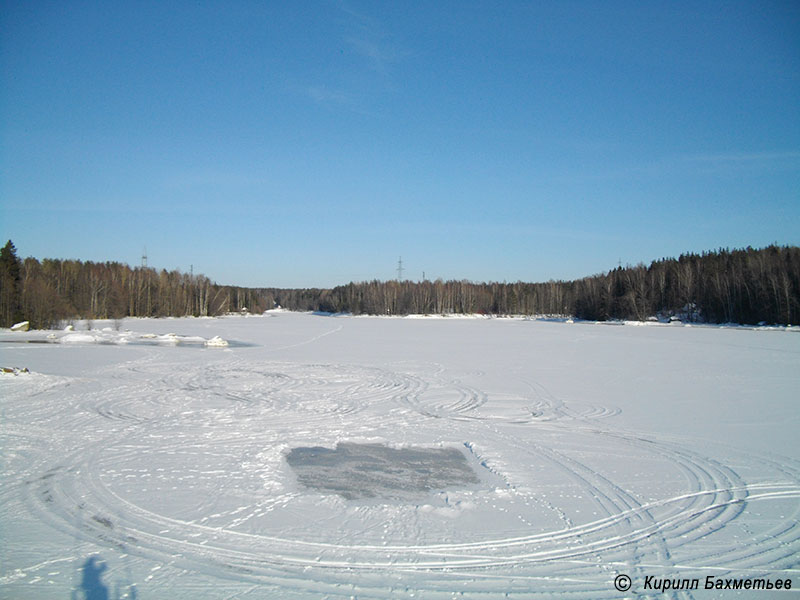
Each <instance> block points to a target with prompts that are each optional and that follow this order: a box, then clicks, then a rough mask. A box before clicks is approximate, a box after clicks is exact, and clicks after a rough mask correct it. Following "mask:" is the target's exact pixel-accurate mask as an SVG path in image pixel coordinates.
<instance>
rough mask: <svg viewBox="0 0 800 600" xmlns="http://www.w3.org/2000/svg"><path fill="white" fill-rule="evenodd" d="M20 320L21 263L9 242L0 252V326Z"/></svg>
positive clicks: (15, 250)
mask: <svg viewBox="0 0 800 600" xmlns="http://www.w3.org/2000/svg"><path fill="white" fill-rule="evenodd" d="M21 320H22V262H21V261H20V260H19V258H18V257H17V249H16V248H15V247H14V244H13V243H12V241H11V240H8V243H6V245H5V246H3V248H2V249H1V250H0V326H2V327H10V326H11V325H13V324H14V323H17V322H19V321H21Z"/></svg>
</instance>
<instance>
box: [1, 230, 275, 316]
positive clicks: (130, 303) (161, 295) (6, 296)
mask: <svg viewBox="0 0 800 600" xmlns="http://www.w3.org/2000/svg"><path fill="white" fill-rule="evenodd" d="M245 308H247V309H248V310H250V311H252V312H259V313H260V312H263V311H264V310H265V309H266V308H267V306H266V305H265V304H264V295H263V294H262V293H260V292H257V291H256V290H252V289H249V288H241V287H234V286H226V285H218V284H216V283H213V282H212V281H211V280H209V279H208V278H207V277H205V276H203V275H190V274H187V273H181V272H180V271H177V270H175V271H166V270H164V269H162V270H160V271H159V270H156V269H153V268H147V267H136V268H132V267H130V266H128V265H126V264H122V263H118V262H105V263H98V262H82V261H79V260H59V259H50V258H46V259H44V260H42V261H41V262H40V261H38V260H37V259H35V258H26V259H25V260H20V259H19V258H18V257H17V255H16V248H15V247H14V244H13V243H12V242H11V241H10V240H9V242H8V243H7V244H6V245H5V246H4V247H3V249H2V250H0V325H1V326H3V327H9V326H10V325H12V324H13V323H16V322H19V321H22V320H27V321H30V323H31V327H33V328H37V329H44V328H50V327H54V326H56V325H58V324H59V322H60V321H63V320H67V319H75V318H85V319H121V318H123V317H168V316H189V315H192V316H217V315H221V314H225V313H227V312H233V311H241V310H243V309H245Z"/></svg>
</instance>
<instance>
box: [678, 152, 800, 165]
mask: <svg viewBox="0 0 800 600" xmlns="http://www.w3.org/2000/svg"><path fill="white" fill-rule="evenodd" d="M687 159H688V160H690V161H693V162H700V163H763V162H779V161H780V162H783V161H798V160H800V152H795V151H788V152H731V153H725V154H697V155H693V156H688V157H687Z"/></svg>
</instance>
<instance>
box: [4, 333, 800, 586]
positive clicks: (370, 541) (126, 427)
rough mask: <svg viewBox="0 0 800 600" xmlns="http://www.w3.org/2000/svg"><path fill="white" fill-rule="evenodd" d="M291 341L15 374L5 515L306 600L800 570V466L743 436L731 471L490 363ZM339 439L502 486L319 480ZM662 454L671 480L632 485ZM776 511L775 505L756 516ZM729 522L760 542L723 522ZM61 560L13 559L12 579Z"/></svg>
mask: <svg viewBox="0 0 800 600" xmlns="http://www.w3.org/2000/svg"><path fill="white" fill-rule="evenodd" d="M307 318H313V317H307ZM343 327H344V326H339V327H337V328H335V329H329V330H327V331H325V332H323V333H321V334H319V335H315V336H312V337H310V338H309V339H307V340H304V341H301V342H298V343H294V344H286V345H284V346H280V347H279V348H278V349H277V350H285V349H287V348H292V349H295V350H296V349H298V348H302V347H304V346H306V345H312V344H314V343H315V342H320V341H321V340H323V339H324V338H328V336H330V335H331V334H333V333H338V332H340V331H341V330H342V328H343ZM70 350H73V349H70ZM187 352H192V350H188V351H187ZM195 352H198V354H197V356H198V357H200V356H201V355H200V354H199V351H195ZM275 352H276V349H269V350H268V352H267V353H265V355H263V356H257V357H252V356H250V355H251V354H252V352H249V351H240V352H233V353H230V352H228V353H226V354H225V355H223V356H221V357H220V356H219V355H213V354H204V355H202V358H203V360H181V361H174V362H170V361H171V360H172V359H171V357H170V351H169V350H159V352H158V353H155V354H154V353H152V352H151V353H148V352H146V351H143V352H141V356H140V357H139V358H137V359H134V360H130V361H128V362H123V363H119V364H113V365H111V366H108V367H105V368H101V369H99V370H98V371H96V372H94V373H91V374H79V376H77V377H64V376H45V375H39V374H31V375H30V376H27V377H23V376H20V377H14V378H10V377H6V378H4V380H3V381H2V386H3V387H2V390H3V395H4V396H5V398H6V400H4V401H3V417H4V426H3V430H2V433H3V442H2V444H3V446H2V447H3V448H4V453H5V469H4V472H5V475H4V482H3V485H2V486H0V502H1V503H2V506H3V507H4V508H2V509H0V510H1V511H2V512H0V514H2V520H3V522H4V523H5V522H9V521H11V520H13V519H15V518H18V517H20V516H22V515H23V514H27V515H28V516H27V518H32V519H34V520H35V521H36V522H40V523H44V524H46V525H47V526H49V527H52V528H54V529H55V530H57V531H60V532H62V533H63V534H65V535H66V536H67V537H68V538H71V539H74V540H75V542H74V548H73V553H72V554H70V556H68V557H67V558H56V559H53V560H52V561H50V562H53V561H59V560H61V561H68V560H72V561H73V563H74V562H75V561H78V560H79V559H80V558H81V550H82V549H83V548H85V547H93V548H99V549H110V550H113V551H115V552H118V553H120V556H126V557H131V556H133V557H135V558H136V560H137V561H138V562H135V563H134V564H135V565H136V567H137V568H138V569H139V571H140V572H141V568H142V567H141V565H143V564H153V563H155V564H156V565H164V566H165V568H166V567H168V568H169V569H171V572H176V571H177V572H180V573H184V574H185V573H194V572H198V573H203V574H204V575H205V576H207V577H211V578H216V579H218V580H220V581H227V580H234V581H238V582H247V583H249V584H255V585H256V586H257V587H255V588H253V587H250V588H248V589H249V590H251V591H253V590H257V589H279V590H290V591H292V592H293V593H296V594H297V595H298V597H303V596H306V595H307V597H369V598H393V597H406V596H411V595H413V594H415V593H417V594H421V595H422V596H423V597H425V598H439V597H441V598H452V597H455V594H459V593H463V594H464V595H465V596H466V597H470V598H480V597H492V596H502V595H508V596H519V597H529V596H530V595H531V594H532V593H533V592H534V591H535V592H536V593H541V594H544V595H547V594H548V593H562V594H563V593H569V594H571V597H573V598H603V597H615V596H616V594H617V593H616V591H615V590H614V589H613V585H612V584H611V581H612V580H613V578H614V576H615V574H616V573H619V572H622V573H627V574H629V575H631V576H632V577H633V578H634V580H636V579H637V578H638V579H639V581H641V580H642V579H643V578H644V577H645V576H646V575H657V576H667V577H670V576H671V577H703V576H704V574H705V573H706V572H711V573H723V574H724V573H746V574H753V575H755V574H760V573H774V572H776V571H782V572H784V573H788V576H790V577H796V574H797V573H798V570H797V563H798V558H797V557H798V554H799V553H800V527H798V518H799V517H800V508H799V507H800V503H799V502H798V500H799V499H800V463H798V461H796V460H794V459H790V458H785V457H773V456H769V455H763V454H754V453H747V454H744V453H737V452H736V451H735V449H733V448H727V449H726V456H727V457H728V458H729V459H730V458H731V457H736V461H735V462H736V464H734V463H733V461H731V462H728V463H726V462H721V461H719V460H716V459H715V458H713V457H711V456H705V455H703V453H701V452H698V451H695V450H694V449H693V448H692V447H691V444H686V443H682V442H679V441H676V440H674V439H671V438H669V437H668V436H663V437H662V436H659V435H657V434H650V433H648V434H640V433H637V432H635V431H629V430H625V429H623V428H618V427H615V426H614V417H617V416H619V415H620V414H621V412H622V411H621V409H619V408H618V407H614V406H605V405H602V404H590V403H586V404H584V403H581V402H570V401H563V400H560V399H558V398H557V396H556V395H555V394H553V393H551V391H550V390H549V389H548V388H547V387H545V386H544V385H543V384H542V383H540V382H538V381H536V380H535V379H531V378H528V377H518V378H517V381H516V383H517V385H516V386H514V389H515V390H517V391H518V390H523V389H524V390H527V392H526V393H524V394H523V393H518V392H514V391H510V390H508V391H501V392H497V393H495V392H493V391H487V390H485V389H481V387H480V385H478V384H479V383H480V382H481V380H482V378H483V377H484V373H482V372H476V371H457V370H454V369H453V368H452V367H450V368H448V367H446V366H444V365H442V364H437V363H432V362H424V361H418V362H412V361H409V362H399V363H396V364H394V366H392V367H391V368H390V367H389V366H387V365H383V366H376V364H375V363H373V364H371V365H360V364H356V363H353V362H352V361H351V362H341V363H335V362H314V361H307V362H306V361H289V360H284V361H282V360H275V356H274V354H275ZM344 440H362V441H368V442H381V443H389V444H420V445H426V444H427V445H430V444H431V443H440V442H441V443H445V444H447V445H451V446H456V447H460V448H462V450H464V451H465V452H466V453H467V454H469V455H471V456H472V457H474V459H475V462H476V463H478V464H481V465H482V467H481V468H483V467H485V468H486V469H488V471H490V472H491V473H492V475H493V476H494V478H495V479H494V481H497V482H500V483H499V485H497V486H496V487H494V488H492V487H487V488H486V489H469V490H453V491H447V492H444V491H443V492H440V493H434V494H432V495H431V497H430V498H421V499H420V502H419V503H416V504H413V503H412V504H408V503H405V504H404V503H401V502H391V501H389V502H386V503H380V502H372V503H370V502H366V503H358V502H356V503H351V502H347V501H345V500H343V499H342V498H340V497H338V496H330V495H328V496H326V495H321V494H317V493H314V492H313V491H310V490H305V489H302V488H301V487H300V486H299V485H298V484H297V483H296V481H295V480H294V477H293V475H292V473H291V470H290V469H289V468H288V466H287V465H286V463H285V460H284V459H283V453H284V452H286V451H287V450H288V449H289V448H291V447H295V446H300V445H323V446H327V447H333V446H334V445H335V444H336V442H338V441H344ZM717 447H720V448H722V446H721V445H718V446H717ZM604 456H608V457H616V458H617V461H618V462H621V464H612V463H613V461H608V460H604V459H603V457H604ZM626 461H630V462H631V464H632V465H633V463H636V464H637V465H639V466H635V465H634V466H629V467H627V470H626V467H625V463H626ZM739 464H742V465H744V466H745V467H746V470H747V472H748V473H749V474H751V475H750V476H752V473H759V479H758V481H748V477H747V476H743V475H742V474H740V473H739V472H738V470H739V468H738V466H737V465H739ZM616 467H619V469H618V470H619V471H620V474H619V475H615V468H616ZM648 468H649V469H651V470H655V471H657V472H660V473H663V474H664V479H665V480H666V481H664V482H663V485H662V482H660V481H659V480H658V477H656V478H655V479H651V480H650V481H649V482H648V481H645V484H644V485H642V484H636V482H635V479H636V477H635V475H636V474H637V473H638V472H639V471H637V469H639V470H645V471H646V470H647V469H648ZM648 484H652V488H653V489H652V490H647V492H648V493H647V494H645V493H644V492H643V488H647V487H648ZM647 496H649V497H647ZM776 505H780V508H779V509H775V510H772V509H771V508H769V507H771V506H776ZM761 507H763V508H764V510H765V511H767V512H768V513H769V515H770V518H765V519H756V518H753V517H751V516H750V511H755V510H757V509H759V508H761ZM587 513H588V514H587ZM485 523H490V526H488V527H487V526H486V525H485ZM481 524H483V525H482V526H481ZM734 525H735V526H737V527H739V526H740V527H741V528H742V531H744V532H746V533H747V535H748V538H749V539H748V540H747V542H746V543H736V542H735V541H733V540H732V538H731V536H730V535H728V534H726V531H727V530H726V528H730V527H732V526H734ZM51 558H52V557H51ZM127 560H128V561H130V558H128V559H127ZM145 561H149V562H145ZM51 568H52V567H51V566H50V564H49V562H48V561H47V560H43V561H42V562H40V563H36V564H33V565H29V566H23V567H20V568H17V569H14V570H9V569H4V571H3V572H2V573H0V593H2V592H3V588H4V587H5V588H6V589H7V590H15V589H18V588H15V587H13V586H20V585H33V584H35V583H37V582H38V580H37V579H36V578H37V577H41V573H42V572H44V571H47V570H48V569H51ZM129 568H130V567H129ZM163 577H165V576H163V575H161V574H160V569H159V568H157V567H156V568H154V569H153V570H152V572H151V573H150V574H148V575H146V576H144V577H143V578H142V579H140V581H139V582H138V584H139V593H138V597H140V598H145V597H149V596H147V589H148V588H147V586H148V585H150V584H152V585H155V584H156V583H158V584H159V585H161V586H164V585H168V584H169V582H168V581H166V583H165V581H164V579H163ZM185 577H187V576H186V575H182V579H181V581H183V580H184V579H185ZM129 578H130V575H129ZM264 586H266V587H264ZM184 591H186V590H183V589H177V590H173V591H172V592H170V593H171V595H172V596H174V597H176V598H177V597H182V596H181V593H183V592H184ZM248 593H249V592H248ZM253 593H255V592H253ZM187 594H188V595H187V597H189V596H190V595H191V594H190V593H188V592H187ZM654 595H655V594H654ZM232 596H235V594H232ZM667 596H668V597H673V598H692V597H694V596H693V595H692V593H691V592H688V591H674V592H672V593H671V594H668V595H667Z"/></svg>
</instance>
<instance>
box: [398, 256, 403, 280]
mask: <svg viewBox="0 0 800 600" xmlns="http://www.w3.org/2000/svg"><path fill="white" fill-rule="evenodd" d="M397 281H403V257H402V256H401V257H400V258H398V259H397Z"/></svg>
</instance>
